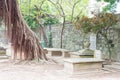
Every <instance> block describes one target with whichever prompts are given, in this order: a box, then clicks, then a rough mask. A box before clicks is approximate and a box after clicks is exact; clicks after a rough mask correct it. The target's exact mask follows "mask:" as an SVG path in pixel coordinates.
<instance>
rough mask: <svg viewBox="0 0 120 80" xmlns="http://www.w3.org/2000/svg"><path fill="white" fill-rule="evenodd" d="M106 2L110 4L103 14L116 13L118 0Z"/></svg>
mask: <svg viewBox="0 0 120 80" xmlns="http://www.w3.org/2000/svg"><path fill="white" fill-rule="evenodd" d="M96 1H98V2H100V1H101V0H96ZM104 1H105V2H108V3H109V4H108V5H106V6H105V7H104V8H103V12H107V11H110V12H115V8H116V2H117V0H104Z"/></svg>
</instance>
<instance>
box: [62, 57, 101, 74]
mask: <svg viewBox="0 0 120 80" xmlns="http://www.w3.org/2000/svg"><path fill="white" fill-rule="evenodd" d="M102 63H103V60H101V59H96V58H69V59H64V70H65V71H67V72H70V73H72V72H75V71H83V70H91V69H92V70H94V69H102Z"/></svg>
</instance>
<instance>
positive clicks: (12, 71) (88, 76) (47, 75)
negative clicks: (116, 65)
mask: <svg viewBox="0 0 120 80" xmlns="http://www.w3.org/2000/svg"><path fill="white" fill-rule="evenodd" d="M0 80H120V72H119V71H115V72H111V71H104V70H101V71H93V72H84V73H78V74H69V73H66V72H65V71H64V70H63V65H60V64H55V63H53V64H36V63H30V64H29V63H26V62H23V63H19V64H13V63H11V62H9V61H8V60H4V61H3V60H0Z"/></svg>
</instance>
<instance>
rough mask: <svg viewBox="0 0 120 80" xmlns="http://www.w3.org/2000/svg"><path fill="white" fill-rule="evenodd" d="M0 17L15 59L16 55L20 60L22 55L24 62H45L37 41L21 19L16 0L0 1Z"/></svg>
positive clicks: (43, 53)
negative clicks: (41, 60)
mask: <svg viewBox="0 0 120 80" xmlns="http://www.w3.org/2000/svg"><path fill="white" fill-rule="evenodd" d="M0 17H1V18H2V19H3V21H4V23H5V26H6V28H7V35H8V39H9V40H10V43H12V47H13V49H14V57H15V58H16V57H17V55H18V54H19V55H21V56H20V58H22V55H23V54H24V59H25V60H33V59H35V58H38V59H43V60H47V58H46V55H45V52H44V50H43V48H42V47H41V45H40V43H39V40H38V39H37V37H36V35H35V34H34V33H33V31H32V30H31V29H30V28H29V26H28V25H27V23H26V21H25V20H24V19H23V16H22V14H21V11H20V9H19V6H18V2H17V0H0Z"/></svg>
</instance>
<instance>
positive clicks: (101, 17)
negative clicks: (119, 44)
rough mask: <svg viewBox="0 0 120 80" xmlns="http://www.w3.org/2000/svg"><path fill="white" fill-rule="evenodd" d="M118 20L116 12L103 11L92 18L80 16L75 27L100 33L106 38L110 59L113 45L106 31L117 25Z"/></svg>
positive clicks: (86, 31)
mask: <svg viewBox="0 0 120 80" xmlns="http://www.w3.org/2000/svg"><path fill="white" fill-rule="evenodd" d="M117 22H118V20H117V17H116V15H115V14H112V13H101V14H97V15H95V16H94V17H92V18H88V17H86V16H83V17H82V18H78V19H77V21H76V22H75V28H76V29H80V30H81V31H83V32H84V33H86V34H87V33H89V32H92V33H96V34H100V35H102V36H103V37H104V38H105V41H106V43H107V48H108V51H109V59H110V60H111V49H110V47H111V45H110V40H109V39H108V36H107V33H106V31H107V30H108V29H109V28H110V27H112V26H113V25H115V24H116V23H117Z"/></svg>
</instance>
